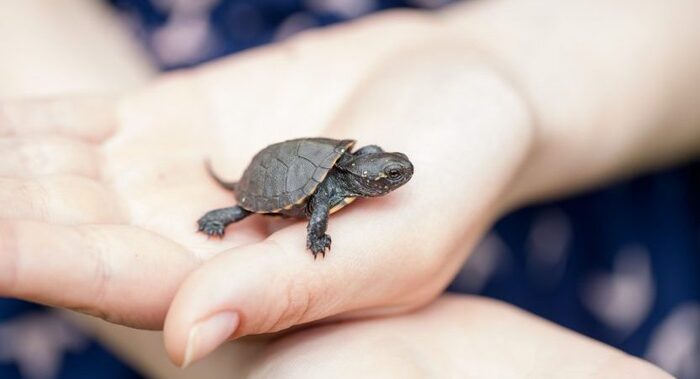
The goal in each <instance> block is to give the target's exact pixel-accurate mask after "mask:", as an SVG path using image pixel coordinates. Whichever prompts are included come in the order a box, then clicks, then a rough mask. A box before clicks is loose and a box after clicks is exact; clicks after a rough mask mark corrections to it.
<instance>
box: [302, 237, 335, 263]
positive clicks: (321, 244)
mask: <svg viewBox="0 0 700 379" xmlns="http://www.w3.org/2000/svg"><path fill="white" fill-rule="evenodd" d="M306 247H307V248H308V249H309V250H311V253H312V254H313V255H314V260H316V257H317V256H318V255H319V254H321V256H322V257H323V258H325V257H326V250H328V251H330V249H331V237H330V236H329V235H328V234H324V235H323V236H322V237H318V238H313V239H309V240H308V241H307V243H306Z"/></svg>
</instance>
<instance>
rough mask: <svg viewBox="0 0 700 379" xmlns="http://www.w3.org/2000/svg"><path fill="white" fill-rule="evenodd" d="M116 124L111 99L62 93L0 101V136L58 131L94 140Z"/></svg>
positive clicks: (100, 137)
mask: <svg viewBox="0 0 700 379" xmlns="http://www.w3.org/2000/svg"><path fill="white" fill-rule="evenodd" d="M115 126H116V111H115V105H114V101H113V100H112V99H109V98H100V97H62V98H56V99H40V100H12V101H3V102H0V136H21V135H31V134H58V135H64V136H67V137H75V138H80V139H84V140H87V141H92V142H97V141H102V140H104V139H105V138H106V137H107V136H109V135H110V134H111V133H112V132H113V130H114V129H115Z"/></svg>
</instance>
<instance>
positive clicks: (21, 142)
mask: <svg viewBox="0 0 700 379" xmlns="http://www.w3.org/2000/svg"><path fill="white" fill-rule="evenodd" d="M0 152H1V154H2V158H3V159H2V160H0V176H13V177H24V178H32V177H37V176H46V175H56V174H72V175H81V176H86V177H90V178H96V177H97V176H98V175H99V154H98V153H97V151H96V150H95V147H94V146H92V145H90V144H88V143H85V142H83V141H80V140H76V139H70V138H65V137H59V136H52V137H46V136H34V137H5V138H0Z"/></svg>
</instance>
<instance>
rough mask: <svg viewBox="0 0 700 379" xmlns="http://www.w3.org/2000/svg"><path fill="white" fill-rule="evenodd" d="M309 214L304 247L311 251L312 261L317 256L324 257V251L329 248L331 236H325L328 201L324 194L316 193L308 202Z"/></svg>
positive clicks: (328, 208)
mask: <svg viewBox="0 0 700 379" xmlns="http://www.w3.org/2000/svg"><path fill="white" fill-rule="evenodd" d="M309 205H310V209H311V213H310V215H309V225H308V226H307V227H306V231H307V239H306V247H307V248H308V249H309V250H311V253H313V255H314V260H315V259H316V256H317V255H318V254H321V255H323V256H324V257H325V256H326V249H328V250H330V248H331V236H329V235H328V234H326V229H327V228H328V212H329V210H330V201H329V199H328V198H327V197H326V196H324V193H316V194H315V195H314V196H313V197H312V198H311V200H310V202H309Z"/></svg>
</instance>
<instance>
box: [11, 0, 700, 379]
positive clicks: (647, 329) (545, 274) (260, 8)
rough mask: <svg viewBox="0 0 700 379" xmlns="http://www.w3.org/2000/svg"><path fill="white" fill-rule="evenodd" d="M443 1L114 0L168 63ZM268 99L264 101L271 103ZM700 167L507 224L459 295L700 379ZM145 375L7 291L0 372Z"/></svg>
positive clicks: (484, 248)
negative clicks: (496, 302) (498, 304)
mask: <svg viewBox="0 0 700 379" xmlns="http://www.w3.org/2000/svg"><path fill="white" fill-rule="evenodd" d="M446 2H447V1H443V0H406V1H399V0H259V1H252V0H249V1H244V0H240V1H239V0H188V1H176V0H152V1H147V0H110V1H109V3H110V4H111V5H112V6H113V7H114V9H115V11H116V12H118V14H119V15H120V16H121V17H122V19H123V21H124V23H125V24H126V25H127V26H128V27H129V28H130V29H131V30H132V31H133V33H134V34H135V35H136V36H137V37H138V38H139V39H140V40H141V41H142V42H143V44H144V46H145V47H146V48H147V50H148V51H149V53H150V54H151V55H152V57H153V59H154V61H155V62H157V63H158V64H159V65H160V66H161V67H162V68H163V70H169V69H174V68H181V67H187V66H191V65H194V64H198V63H201V62H205V61H207V60H211V59H214V58H217V57H220V56H222V55H226V54H231V53H235V52H237V51H240V50H244V49H247V48H251V47H254V46H259V45H262V44H265V43H269V42H273V41H277V40H282V39H284V38H287V37H289V36H291V35H293V34H295V33H297V32H299V31H301V30H304V29H308V28H314V27H322V26H325V25H329V24H333V23H336V22H342V21H345V20H349V19H353V18H357V17H361V16H363V15H365V14H368V13H371V12H375V11H379V10H382V9H387V8H392V7H424V8H432V7H438V6H441V5H443V4H444V3H446ZM261 106H264V105H261ZM699 194H700V163H691V164H688V165H685V166H683V167H676V168H673V169H669V170H666V171H662V172H658V173H654V174H650V175H646V176H643V177H640V178H636V179H634V180H630V181H627V182H624V183H618V184H615V185H611V186H609V187H607V188H604V189H600V190H597V191H594V192H590V193H586V194H583V195H579V196H576V197H573V198H568V199H564V200H560V201H556V202H552V203H547V204H540V205H535V206H531V207H528V208H526V209H522V210H519V211H517V212H514V213H512V214H510V215H508V216H506V217H504V218H503V219H502V220H501V221H499V222H498V223H497V225H496V226H495V228H494V229H493V230H492V231H491V232H490V233H489V234H488V235H487V236H486V237H485V238H484V240H483V241H482V242H481V244H480V245H479V246H478V247H477V249H476V250H475V251H474V254H473V255H472V257H471V258H470V260H469V261H468V263H467V264H466V265H465V266H464V268H463V269H462V271H461V272H460V273H459V275H458V276H457V277H456V279H455V281H454V282H453V283H452V285H451V286H450V289H449V290H450V291H455V292H462V293H475V294H482V295H485V296H490V297H494V298H498V299H502V300H505V301H507V302H510V303H512V304H515V305H517V306H519V307H522V308H524V309H526V310H528V311H531V312H533V313H536V314H538V315H540V316H542V317H545V318H547V319H549V320H552V321H554V322H556V323H558V324H561V325H563V326H565V327H567V328H571V329H573V330H576V331H578V332H580V333H583V334H585V335H588V336H590V337H593V338H595V339H598V340H600V341H603V342H605V343H607V344H610V345H612V346H615V347H618V348H620V349H622V350H624V351H626V352H628V353H630V354H634V355H637V356H640V357H642V358H645V359H648V360H650V361H652V362H654V363H656V364H657V365H660V366H661V367H663V368H665V369H666V370H668V371H669V372H671V373H673V374H675V375H676V376H678V377H680V378H687V379H691V378H700V216H699V215H700V196H698V195H699ZM96 377H99V378H115V379H116V378H119V379H131V378H139V377H140V376H139V374H137V373H136V372H134V371H132V370H131V369H130V368H128V367H127V366H126V365H125V364H124V363H122V362H120V361H118V360H117V359H116V358H115V357H113V356H111V355H110V354H109V353H108V352H107V351H106V350H104V348H102V347H101V346H100V345H99V344H97V343H95V342H94V341H91V340H90V339H89V338H88V337H86V336H85V335H83V334H82V333H81V332H80V331H79V330H77V329H76V328H75V327H74V326H72V325H70V324H69V323H67V322H66V321H64V320H62V319H61V318H59V317H57V316H56V315H55V313H54V311H52V310H50V309H47V308H44V307H41V306H38V305H34V304H29V303H25V302H21V301H17V300H10V299H0V378H8V379H12V378H28V379H59V378H96Z"/></svg>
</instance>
